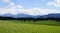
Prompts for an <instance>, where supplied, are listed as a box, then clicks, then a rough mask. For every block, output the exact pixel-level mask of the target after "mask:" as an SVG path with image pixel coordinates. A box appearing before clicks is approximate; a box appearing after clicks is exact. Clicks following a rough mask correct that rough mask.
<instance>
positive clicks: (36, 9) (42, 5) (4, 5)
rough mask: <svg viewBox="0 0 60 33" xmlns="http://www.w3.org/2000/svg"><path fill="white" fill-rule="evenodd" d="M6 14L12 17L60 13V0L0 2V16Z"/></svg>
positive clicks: (8, 0) (6, 0) (12, 0)
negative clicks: (22, 14) (23, 14)
mask: <svg viewBox="0 0 60 33" xmlns="http://www.w3.org/2000/svg"><path fill="white" fill-rule="evenodd" d="M44 12H45V13H44ZM8 13H10V14H14V15H17V14H21V13H25V14H30V15H40V14H41V15H44V14H49V13H60V0H0V14H8Z"/></svg>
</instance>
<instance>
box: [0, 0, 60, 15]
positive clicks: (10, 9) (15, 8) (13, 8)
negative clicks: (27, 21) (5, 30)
mask: <svg viewBox="0 0 60 33" xmlns="http://www.w3.org/2000/svg"><path fill="white" fill-rule="evenodd" d="M4 1H5V2H6V1H7V2H9V1H10V0H4ZM49 5H51V4H50V3H49ZM52 5H53V4H52ZM50 13H60V12H58V11H57V10H52V9H41V8H32V9H24V7H23V6H21V5H16V4H15V3H13V2H11V1H10V3H9V5H8V6H6V7H4V8H0V15H4V14H12V15H17V14H29V15H34V16H35V15H47V14H50Z"/></svg>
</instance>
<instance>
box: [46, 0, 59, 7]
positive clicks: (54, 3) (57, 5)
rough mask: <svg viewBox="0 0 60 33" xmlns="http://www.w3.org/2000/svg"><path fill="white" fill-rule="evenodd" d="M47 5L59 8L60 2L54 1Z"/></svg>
mask: <svg viewBox="0 0 60 33" xmlns="http://www.w3.org/2000/svg"><path fill="white" fill-rule="evenodd" d="M47 4H48V5H54V6H55V7H60V0H54V1H53V2H48V3H47Z"/></svg>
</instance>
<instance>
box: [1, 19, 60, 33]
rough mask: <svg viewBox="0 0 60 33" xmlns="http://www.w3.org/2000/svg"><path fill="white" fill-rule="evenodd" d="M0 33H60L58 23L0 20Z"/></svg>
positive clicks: (59, 24)
mask: <svg viewBox="0 0 60 33" xmlns="http://www.w3.org/2000/svg"><path fill="white" fill-rule="evenodd" d="M0 33H60V22H56V21H50V20H49V21H38V22H35V23H34V22H33V21H26V22H23V21H18V20H0Z"/></svg>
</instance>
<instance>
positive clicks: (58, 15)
mask: <svg viewBox="0 0 60 33" xmlns="http://www.w3.org/2000/svg"><path fill="white" fill-rule="evenodd" d="M1 16H4V17H13V18H60V13H53V14H48V15H36V16H33V15H28V14H17V15H12V14H4V15H1Z"/></svg>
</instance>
